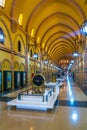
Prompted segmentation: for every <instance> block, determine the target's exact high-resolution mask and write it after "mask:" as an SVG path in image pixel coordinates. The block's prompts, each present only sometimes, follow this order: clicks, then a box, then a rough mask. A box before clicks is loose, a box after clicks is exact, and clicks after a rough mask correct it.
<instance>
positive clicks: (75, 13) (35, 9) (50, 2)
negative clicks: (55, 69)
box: [4, 0, 87, 65]
mask: <svg viewBox="0 0 87 130" xmlns="http://www.w3.org/2000/svg"><path fill="white" fill-rule="evenodd" d="M4 11H5V13H6V14H7V15H8V16H10V17H11V18H13V19H14V20H15V21H17V20H18V16H19V14H20V13H23V24H22V28H23V29H24V30H25V31H26V32H27V33H28V35H29V36H30V37H31V32H32V29H33V39H34V41H35V44H36V46H37V47H39V48H40V49H41V52H44V53H45V54H47V55H48V58H49V59H50V60H52V61H53V62H54V63H55V64H57V65H60V64H62V62H61V61H67V62H65V63H68V61H70V60H71V59H72V55H71V54H72V53H73V52H74V51H78V46H79V43H76V42H75V40H76V39H77V40H79V39H80V26H81V24H82V23H83V22H84V20H86V18H87V0H6V4H5V9H4ZM63 64H64V63H63Z"/></svg>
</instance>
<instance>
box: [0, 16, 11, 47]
mask: <svg viewBox="0 0 87 130" xmlns="http://www.w3.org/2000/svg"><path fill="white" fill-rule="evenodd" d="M0 22H1V23H2V24H3V26H4V27H5V29H6V32H7V35H6V34H5V35H6V36H8V38H9V44H10V48H11V49H12V48H13V46H12V38H11V34H10V32H9V29H8V27H7V25H6V22H5V21H4V20H2V19H1V18H0ZM2 29H3V27H2ZM3 32H4V29H3Z"/></svg>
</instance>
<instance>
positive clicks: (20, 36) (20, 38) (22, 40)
mask: <svg viewBox="0 0 87 130" xmlns="http://www.w3.org/2000/svg"><path fill="white" fill-rule="evenodd" d="M18 41H21V44H22V45H23V48H22V51H23V52H24V53H25V44H24V39H23V37H22V35H21V34H19V33H18V34H16V35H15V37H14V41H13V43H14V47H13V49H14V50H15V48H16V51H17V45H18V44H17V43H18ZM16 42H17V43H16Z"/></svg>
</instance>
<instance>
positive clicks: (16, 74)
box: [14, 71, 21, 88]
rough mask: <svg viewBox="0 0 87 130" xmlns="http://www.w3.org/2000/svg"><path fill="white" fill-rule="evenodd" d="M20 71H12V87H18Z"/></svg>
mask: <svg viewBox="0 0 87 130" xmlns="http://www.w3.org/2000/svg"><path fill="white" fill-rule="evenodd" d="M20 85H21V84H20V71H15V72H14V87H15V88H19V87H20Z"/></svg>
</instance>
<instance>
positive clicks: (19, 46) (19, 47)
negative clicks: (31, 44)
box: [18, 41, 21, 52]
mask: <svg viewBox="0 0 87 130" xmlns="http://www.w3.org/2000/svg"><path fill="white" fill-rule="evenodd" d="M18 52H21V42H20V41H18Z"/></svg>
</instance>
